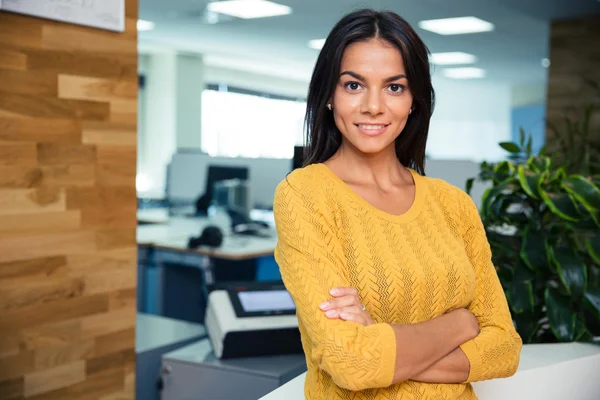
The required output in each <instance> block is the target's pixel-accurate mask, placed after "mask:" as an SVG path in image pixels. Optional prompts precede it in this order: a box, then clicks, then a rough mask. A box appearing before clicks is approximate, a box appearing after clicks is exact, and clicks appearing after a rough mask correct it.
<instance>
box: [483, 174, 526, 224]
mask: <svg viewBox="0 0 600 400" xmlns="http://www.w3.org/2000/svg"><path fill="white" fill-rule="evenodd" d="M517 188H518V186H517V185H516V184H515V182H514V180H513V179H510V180H506V181H505V182H502V183H500V184H498V185H496V186H492V187H491V188H489V189H487V190H486V191H485V192H484V193H483V198H482V200H481V212H482V214H483V215H485V216H488V217H490V218H497V216H495V214H494V213H493V210H492V205H493V203H494V202H495V201H496V199H497V197H498V196H500V195H502V194H503V192H505V191H506V192H514V191H515V190H516V189H517Z"/></svg>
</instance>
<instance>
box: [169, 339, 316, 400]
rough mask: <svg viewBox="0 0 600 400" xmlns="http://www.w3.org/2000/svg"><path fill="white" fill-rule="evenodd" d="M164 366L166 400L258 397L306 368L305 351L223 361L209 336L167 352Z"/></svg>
mask: <svg viewBox="0 0 600 400" xmlns="http://www.w3.org/2000/svg"><path fill="white" fill-rule="evenodd" d="M248 345H249V346H251V345H252V344H251V343H248ZM162 365H163V370H164V371H168V375H167V376H165V379H164V389H163V393H162V399H163V400H256V399H258V398H259V397H261V396H264V395H265V394H266V393H269V392H270V391H272V390H274V389H275V388H277V387H279V386H281V385H282V384H284V383H286V382H288V381H289V380H290V379H293V378H295V377H296V376H298V375H299V374H301V373H303V372H304V371H306V361H305V358H304V354H287V355H280V356H268V357H252V358H234V359H224V360H219V359H217V358H216V357H215V355H214V353H213V351H212V347H211V345H210V342H209V340H208V339H206V340H201V341H199V342H196V343H194V344H191V345H188V346H186V347H182V348H180V349H178V350H175V351H173V352H171V353H168V354H165V355H164V356H163V361H162Z"/></svg>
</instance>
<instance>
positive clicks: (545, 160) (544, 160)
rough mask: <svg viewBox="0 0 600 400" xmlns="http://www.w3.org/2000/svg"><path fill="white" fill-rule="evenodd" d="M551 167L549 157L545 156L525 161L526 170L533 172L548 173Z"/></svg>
mask: <svg viewBox="0 0 600 400" xmlns="http://www.w3.org/2000/svg"><path fill="white" fill-rule="evenodd" d="M551 165H552V160H551V159H550V157H546V156H537V157H530V158H529V160H527V168H529V169H530V170H532V171H535V172H546V171H549V170H550V166H551Z"/></svg>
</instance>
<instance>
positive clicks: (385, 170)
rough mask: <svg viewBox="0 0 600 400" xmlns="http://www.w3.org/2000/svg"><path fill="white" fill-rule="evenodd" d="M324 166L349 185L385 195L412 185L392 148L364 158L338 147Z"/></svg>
mask: <svg viewBox="0 0 600 400" xmlns="http://www.w3.org/2000/svg"><path fill="white" fill-rule="evenodd" d="M325 164H326V165H327V166H328V167H330V168H331V169H332V170H333V172H334V173H336V175H338V176H339V177H340V178H341V179H342V180H343V181H346V182H347V183H350V184H358V185H376V186H378V187H379V188H381V189H382V190H384V191H387V190H392V189H393V188H394V187H396V186H398V185H405V184H410V183H412V176H411V175H410V172H408V170H407V169H406V168H404V166H403V165H402V164H401V163H400V161H399V160H398V157H397V156H396V151H395V148H394V146H393V144H392V145H391V146H389V147H388V148H386V149H385V150H383V151H381V152H379V153H377V154H365V153H363V152H361V151H359V150H358V149H356V148H354V147H353V146H351V145H346V144H342V146H340V148H339V150H338V151H337V152H336V154H335V155H334V156H333V157H332V158H331V159H330V160H328V161H327V162H325Z"/></svg>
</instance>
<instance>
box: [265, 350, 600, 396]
mask: <svg viewBox="0 0 600 400" xmlns="http://www.w3.org/2000/svg"><path fill="white" fill-rule="evenodd" d="M305 375H306V374H302V375H300V376H298V377H297V378H296V379H294V380H292V381H290V382H288V383H287V384H286V385H284V386H282V387H280V388H279V389H277V390H275V391H273V392H271V393H270V394H268V395H267V396H265V397H262V398H261V400H304V379H305ZM473 388H474V389H475V393H477V396H478V397H479V399H480V400H507V399H510V400H521V399H523V400H538V399H539V400H564V399H573V400H598V399H600V346H595V345H592V344H583V343H561V344H534V345H524V346H523V350H522V352H521V362H520V363H519V369H518V371H517V373H516V374H515V375H514V376H512V377H510V378H506V379H494V380H490V381H483V382H476V383H474V384H473Z"/></svg>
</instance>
